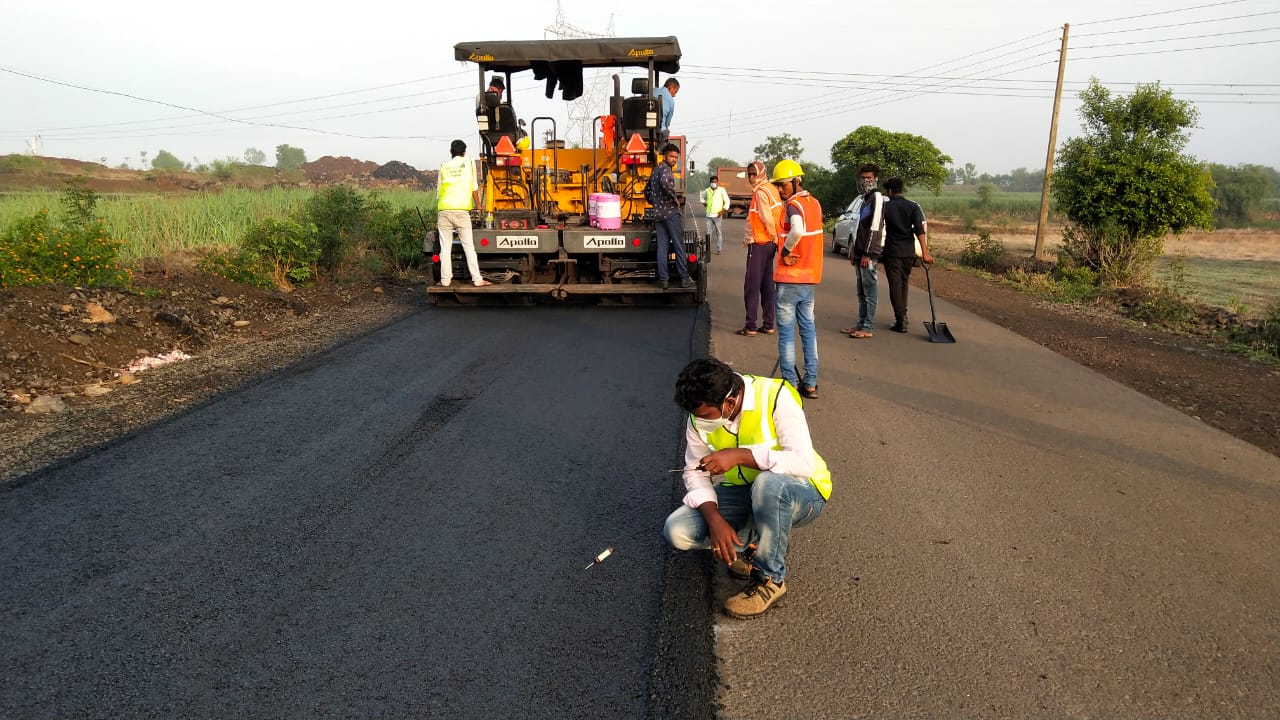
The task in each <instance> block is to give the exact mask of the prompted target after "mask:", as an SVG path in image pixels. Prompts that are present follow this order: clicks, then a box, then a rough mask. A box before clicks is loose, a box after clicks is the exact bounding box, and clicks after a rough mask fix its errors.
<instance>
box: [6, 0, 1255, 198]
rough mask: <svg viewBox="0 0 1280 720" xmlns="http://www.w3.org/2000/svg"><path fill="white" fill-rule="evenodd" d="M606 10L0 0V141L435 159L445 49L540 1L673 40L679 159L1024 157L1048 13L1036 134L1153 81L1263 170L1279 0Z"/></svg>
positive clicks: (1220, 158) (65, 147)
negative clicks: (875, 133)
mask: <svg viewBox="0 0 1280 720" xmlns="http://www.w3.org/2000/svg"><path fill="white" fill-rule="evenodd" d="M609 5H610V4H609V3H599V2H588V1H587V0H561V2H560V3H558V4H557V2H555V0H519V1H518V2H517V1H514V0H488V1H487V2H483V3H462V4H458V5H454V4H452V3H440V2H422V1H421V0H418V1H417V2H395V1H392V0H366V1H365V2H361V3H357V4H353V5H342V6H326V5H324V4H317V3H300V2H299V3H292V2H277V1H273V0H258V1H257V2H245V1H243V0H221V1H220V2H215V3H184V2H173V1H172V0H166V1H165V2H159V1H152V0H117V1H116V2H110V3H104V2H100V1H98V2H87V1H85V0H41V1H39V2H37V1H36V0H26V1H25V2H18V1H17V0H0V18H2V19H3V24H2V26H0V31H2V32H3V38H4V43H3V45H0V98H3V102H0V154H4V153H10V152H25V150H26V147H27V144H26V143H27V139H28V138H30V137H32V136H35V135H39V136H40V137H41V138H42V148H43V149H42V154H44V155H49V156H56V157H70V158H77V159H81V160H93V161H100V160H101V158H103V157H105V158H106V162H107V163H108V164H109V165H112V166H115V165H118V164H120V163H122V162H128V163H129V164H130V165H132V166H134V167H138V166H139V164H140V156H141V152H142V151H146V152H147V153H148V154H149V155H150V157H154V156H155V154H156V152H157V151H159V150H160V149H162V148H163V149H166V150H168V151H170V152H172V153H174V154H175V155H177V156H178V157H179V158H181V159H183V160H185V161H191V160H192V159H193V158H199V160H200V161H202V162H208V161H211V160H214V159H220V158H225V157H228V156H235V157H241V156H242V155H243V153H244V151H245V149H246V148H249V147H256V148H259V149H261V150H262V151H264V152H265V153H266V154H267V156H268V158H269V159H268V163H272V162H274V153H275V147H276V146H277V145H279V144H281V143H287V144H289V145H293V146H295V147H301V148H303V149H304V150H305V151H306V154H307V158H308V159H312V160H314V159H316V158H319V157H321V156H323V155H347V156H352V157H356V158H359V159H362V160H373V161H376V162H378V163H385V162H387V161H390V160H400V161H403V162H407V163H409V164H410V165H413V166H415V167H418V168H430V167H434V166H437V165H438V164H439V163H440V162H441V161H442V160H444V159H447V157H448V142H449V140H451V139H453V138H455V137H457V138H463V139H465V140H467V141H468V142H469V143H471V144H473V145H474V142H475V138H476V129H475V122H474V115H473V104H474V97H475V93H476V90H477V84H478V82H479V78H478V72H477V70H476V67H475V66H474V65H470V64H465V63H459V62H456V61H455V60H454V59H453V45H454V44H455V43H457V42H462V41H474V40H528V39H541V38H544V37H552V36H551V35H549V34H548V33H547V29H548V28H549V27H550V26H552V25H554V24H555V23H556V22H557V7H559V8H562V9H563V14H562V19H563V20H564V21H566V22H567V23H569V24H571V25H573V26H576V27H578V28H579V29H581V30H585V31H589V32H595V33H605V32H606V31H608V30H609V28H610V25H611V24H612V31H613V34H614V35H616V36H619V37H623V36H667V35H674V36H676V37H677V38H678V39H679V41H680V46H681V50H682V51H683V60H682V61H681V65H682V67H681V71H680V74H679V76H678V77H679V78H680V80H681V81H682V88H681V93H680V95H679V98H678V99H677V109H676V114H675V119H674V122H673V132H674V133H676V134H681V133H682V134H685V135H687V136H689V139H690V140H689V142H690V144H691V146H692V147H693V148H694V149H693V151H692V153H691V157H693V158H694V159H695V160H699V161H701V162H706V161H707V160H708V159H710V158H711V157H713V156H724V157H728V158H731V159H734V160H737V161H739V162H742V161H746V160H748V159H750V157H751V151H752V148H754V147H755V146H756V145H758V144H760V143H761V142H762V141H763V140H764V138H765V137H766V136H769V135H778V134H782V133H790V134H791V135H793V136H796V137H798V138H800V139H801V141H802V145H803V147H804V156H803V158H802V159H804V160H808V161H811V162H817V163H822V164H824V165H830V162H831V157H830V152H831V146H832V144H833V143H835V142H836V141H837V140H839V139H840V138H841V137H843V136H844V135H846V134H848V133H849V132H851V131H852V130H854V129H855V128H857V127H858V126H860V125H875V126H879V127H881V128H884V129H886V130H890V131H894V132H910V133H916V134H919V135H923V136H925V137H927V138H929V139H930V140H932V141H933V142H934V144H936V145H937V146H938V148H939V149H940V150H942V151H943V152H944V153H947V154H949V155H950V156H951V157H952V158H953V159H954V160H955V163H956V164H957V165H963V164H964V163H966V162H971V163H974V164H975V165H976V166H977V168H978V171H979V172H983V171H987V172H992V173H998V172H1004V171H1008V170H1010V169H1013V168H1015V167H1030V168H1037V167H1042V166H1043V164H1044V156H1045V150H1046V147H1047V142H1048V130H1049V120H1050V115H1051V110H1052V95H1053V84H1054V83H1053V81H1054V79H1055V78H1056V73H1057V55H1058V48H1059V44H1060V38H1061V35H1062V25H1063V24H1064V23H1070V24H1071V30H1070V43H1069V50H1068V60H1067V66H1066V86H1065V87H1066V90H1065V91H1064V98H1063V105H1062V113H1061V121H1060V124H1059V136H1058V137H1059V142H1061V141H1062V140H1063V139H1065V138H1067V137H1069V136H1071V135H1073V134H1075V133H1077V132H1078V131H1079V127H1080V120H1079V115H1078V108H1079V103H1078V101H1077V93H1078V92H1079V90H1080V89H1082V88H1083V87H1084V86H1085V84H1086V83H1087V82H1088V80H1089V78H1090V77H1097V78H1099V79H1100V80H1101V81H1102V82H1104V83H1105V84H1107V85H1108V86H1109V87H1110V88H1112V89H1113V90H1115V91H1117V92H1122V93H1123V92H1128V90H1129V89H1131V88H1132V84H1133V83H1135V82H1156V81H1159V82H1160V83H1161V84H1162V85H1163V86H1164V87H1166V88H1168V89H1171V90H1173V91H1174V93H1175V94H1176V96H1177V97H1179V98H1182V99H1186V100H1192V101H1194V102H1195V103H1196V106H1197V108H1198V109H1199V111H1200V121H1199V125H1200V127H1199V129H1196V130H1194V131H1193V132H1192V136H1191V143H1190V145H1189V151H1190V152H1191V153H1192V154H1193V155H1195V156H1196V157H1198V158H1200V159H1202V160H1205V161H1212V162H1220V163H1225V164H1232V165H1234V164H1239V163H1258V164H1263V165H1270V166H1273V167H1280V133H1278V132H1277V127H1280V122H1278V121H1280V76H1278V75H1277V74H1276V71H1275V68H1276V67H1277V65H1278V64H1280V0H1235V1H1233V2H1221V1H1219V2H1212V1H1211V0H1183V1H1182V2H1177V0H1175V2H1172V3H1171V2H1169V0H1126V2H1116V1H1115V0H1073V2H1070V3H1066V2H1039V1H1035V2H1033V1H1030V0H1016V1H1015V0H970V1H968V2H955V1H954V0H925V1H924V2H907V3H860V4H859V3H850V2H846V1H842V2H836V1H835V0H813V1H805V2H793V3H778V2H760V1H757V0H738V1H737V2H716V3H690V4H688V5H684V4H676V3H670V4H666V3H631V4H628V5H627V6H625V7H621V6H620V7H618V8H617V9H616V10H615V11H614V12H612V13H610V11H609ZM663 5H668V6H669V7H670V8H672V10H671V11H670V12H669V13H668V14H665V15H664V13H662V12H655V11H654V10H653V8H655V7H661V6H663ZM784 7H785V8H787V9H786V10H785V11H784V10H783V8H784ZM339 8H340V9H339ZM857 8H863V9H857ZM1126 18H1127V19H1126ZM1189 48H1190V49H1189ZM1171 50H1172V51H1173V52H1169V51H1171ZM59 83H61V84H59ZM628 84H629V83H626V82H625V81H624V91H625V90H626V89H627V88H626V87H625V85H628ZM513 85H514V86H515V87H514V88H513V89H514V90H515V93H514V96H513V98H514V103H515V105H516V109H517V112H518V113H519V115H520V116H521V117H533V116H534V115H553V116H557V117H561V118H564V117H565V107H564V105H565V104H564V103H563V101H560V100H558V99H557V100H547V99H545V98H544V97H543V94H542V92H541V86H542V83H541V82H536V81H534V80H533V79H532V76H531V75H530V74H528V73H524V74H522V75H519V76H517V77H516V78H515V79H514V83H513ZM71 86H79V87H71ZM126 96H133V97H126ZM161 103H167V104H168V106H166V105H164V104H161ZM173 106H179V107H180V108H188V109H179V107H173ZM606 109H607V105H606V104H605V102H604V100H601V104H600V106H599V108H598V109H597V110H596V111H595V114H601V113H604V112H605V111H606ZM193 110H195V111H203V112H208V113H217V114H218V115H220V116H222V118H235V119H239V120H242V121H245V122H244V123H237V122H233V121H231V120H228V119H220V118H217V117H211V116H210V115H201V114H198V113H197V112H193ZM245 123H257V124H245ZM272 125H274V126H279V127H272ZM284 126H287V127H284ZM320 131H324V132H320Z"/></svg>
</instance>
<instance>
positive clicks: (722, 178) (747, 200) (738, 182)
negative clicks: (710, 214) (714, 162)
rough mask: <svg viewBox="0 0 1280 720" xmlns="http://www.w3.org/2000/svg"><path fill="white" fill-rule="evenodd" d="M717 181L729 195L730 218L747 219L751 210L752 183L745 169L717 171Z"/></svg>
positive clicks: (725, 168) (730, 168)
mask: <svg viewBox="0 0 1280 720" xmlns="http://www.w3.org/2000/svg"><path fill="white" fill-rule="evenodd" d="M716 181H717V182H719V183H720V187H722V188H724V191H725V192H726V193H728V195H729V217H746V216H747V210H749V209H750V208H751V183H750V182H749V181H748V180H747V169H746V168H745V167H722V168H717V169H716Z"/></svg>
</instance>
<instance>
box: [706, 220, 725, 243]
mask: <svg viewBox="0 0 1280 720" xmlns="http://www.w3.org/2000/svg"><path fill="white" fill-rule="evenodd" d="M723 222H724V218H722V217H720V216H719V215H716V216H715V217H708V218H707V237H708V238H710V237H712V236H714V237H715V241H716V252H720V248H721V246H722V245H724V233H723V232H721V230H720V224H721V223H723Z"/></svg>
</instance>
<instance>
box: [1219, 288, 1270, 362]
mask: <svg viewBox="0 0 1280 720" xmlns="http://www.w3.org/2000/svg"><path fill="white" fill-rule="evenodd" d="M1228 335H1229V336H1230V338H1231V339H1232V340H1233V341H1234V342H1236V343H1238V344H1240V345H1244V346H1245V347H1247V348H1249V349H1250V350H1254V351H1257V352H1262V353H1266V354H1267V355H1270V356H1272V357H1275V358H1280V302H1275V303H1273V304H1272V305H1271V307H1270V308H1268V309H1267V311H1266V313H1265V314H1263V316H1262V317H1261V318H1259V319H1257V320H1250V321H1248V322H1245V323H1243V324H1241V325H1239V326H1237V327H1235V328H1232V329H1231V331H1230V332H1229V333H1228Z"/></svg>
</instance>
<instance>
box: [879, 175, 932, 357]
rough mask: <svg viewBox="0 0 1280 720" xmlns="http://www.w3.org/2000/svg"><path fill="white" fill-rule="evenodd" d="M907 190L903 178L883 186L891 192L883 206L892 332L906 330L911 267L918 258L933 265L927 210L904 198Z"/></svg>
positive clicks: (886, 275)
mask: <svg viewBox="0 0 1280 720" xmlns="http://www.w3.org/2000/svg"><path fill="white" fill-rule="evenodd" d="M905 188H906V184H905V183H903V182H902V178H896V177H894V178H889V179H888V180H886V181H885V183H884V189H885V190H886V191H888V193H889V199H888V200H887V201H886V202H885V204H884V222H885V241H884V275H885V278H887V279H888V280H889V302H890V303H892V304H893V327H891V328H889V329H890V330H892V331H894V332H899V333H904V332H906V331H907V287H908V285H907V281H908V280H910V279H911V268H912V267H914V266H915V264H916V258H917V257H919V258H920V260H921V261H922V262H924V263H926V264H929V265H932V264H933V256H932V255H930V254H929V242H928V240H927V238H926V237H925V234H926V231H927V230H928V224H927V223H926V222H925V219H924V210H922V209H921V208H920V205H919V204H917V203H915V202H914V201H911V200H908V199H907V198H905V197H903V195H902V192H903V190H904V189H905ZM917 241H919V251H918V253H919V254H917V249H916V242H917Z"/></svg>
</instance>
